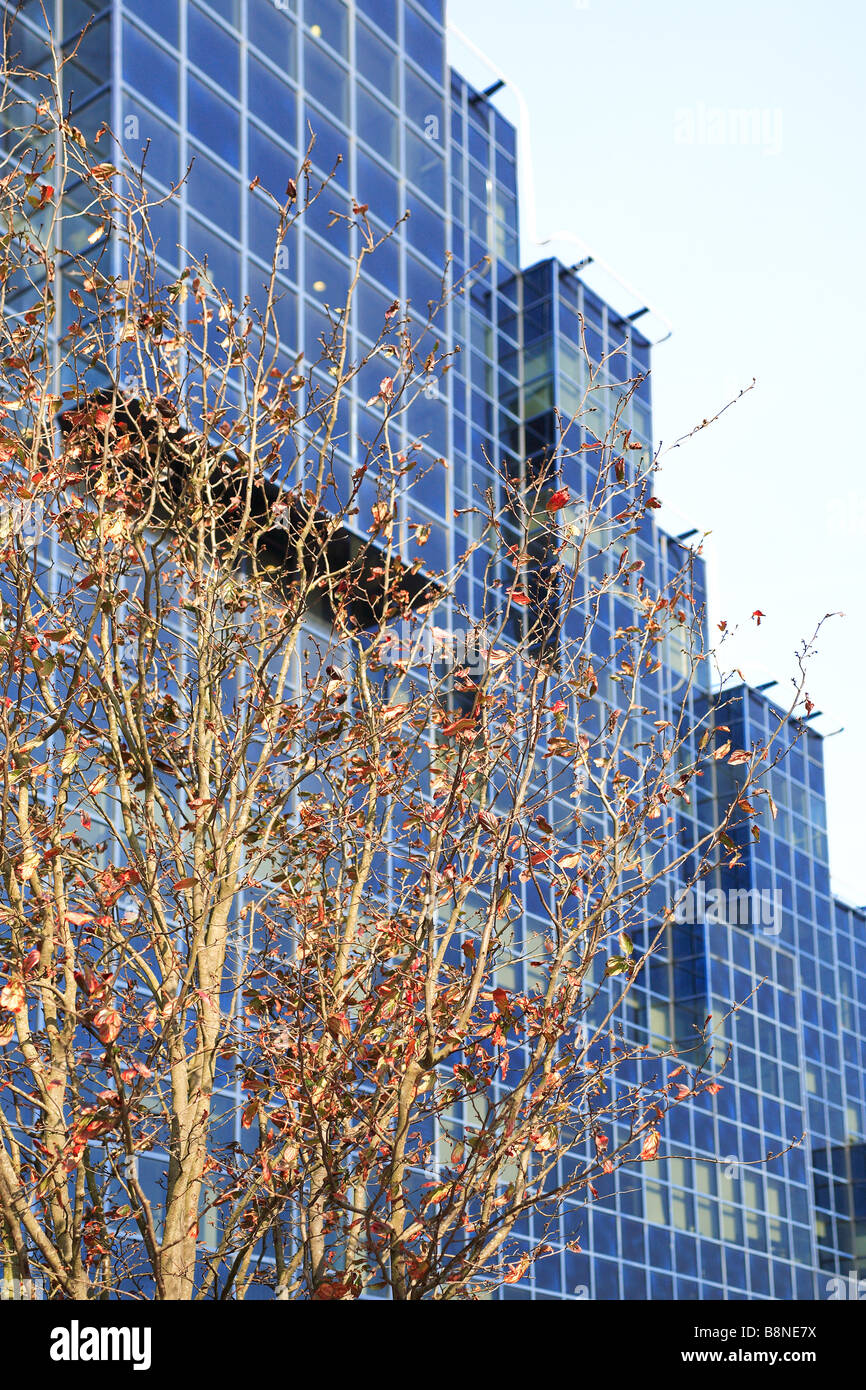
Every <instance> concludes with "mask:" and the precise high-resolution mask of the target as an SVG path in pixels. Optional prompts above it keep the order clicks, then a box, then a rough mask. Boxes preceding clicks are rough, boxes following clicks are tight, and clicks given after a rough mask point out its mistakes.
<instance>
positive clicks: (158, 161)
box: [121, 92, 179, 187]
mask: <svg viewBox="0 0 866 1390" xmlns="http://www.w3.org/2000/svg"><path fill="white" fill-rule="evenodd" d="M122 109H123V121H122V123H121V129H122V131H123V148H124V150H125V151H126V154H127V156H128V157H129V158H130V159H131V160H132V162H133V164H135V166H136V167H139V166H140V165H141V160H142V156H143V155H144V149H145V146H146V145H148V142H150V143H149V147H148V150H147V159H146V162H145V169H146V170H147V173H148V174H149V175H150V176H151V177H152V178H155V179H159V181H160V183H162V184H165V185H166V186H167V187H168V186H169V185H171V184H172V183H174V182H175V181H176V180H177V179H178V177H179V171H178V160H179V142H178V137H177V135H176V134H175V132H174V131H173V130H170V129H169V127H168V126H167V125H165V124H164V123H163V122H162V121H160V120H158V119H157V117H156V116H154V115H153V113H152V112H151V111H149V110H148V109H147V107H146V106H141V105H140V104H139V103H138V102H137V101H135V100H134V98H133V97H131V96H129V95H128V94H127V93H126V92H124V94H123V107H122Z"/></svg>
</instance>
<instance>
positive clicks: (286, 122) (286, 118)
mask: <svg viewBox="0 0 866 1390" xmlns="http://www.w3.org/2000/svg"><path fill="white" fill-rule="evenodd" d="M247 82H248V90H249V105H250V111H251V112H252V114H253V115H254V116H258V117H259V119H260V120H261V121H262V122H263V124H265V125H267V127H268V129H269V130H271V131H273V133H274V134H275V135H279V137H280V139H281V140H285V141H286V143H287V144H289V145H291V146H292V147H293V148H294V147H295V146H296V145H297V138H298V133H297V130H298V127H297V119H298V116H297V112H298V103H297V98H296V97H295V94H294V92H293V91H292V89H291V87H289V86H288V85H287V84H286V83H285V82H281V81H280V79H279V78H278V77H277V76H276V74H275V73H273V72H271V70H270V68H266V67H265V66H264V64H263V63H260V62H258V61H257V60H256V59H255V58H254V57H253V56H252V54H250V55H249V59H248V71H247Z"/></svg>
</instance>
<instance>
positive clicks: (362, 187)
mask: <svg viewBox="0 0 866 1390" xmlns="http://www.w3.org/2000/svg"><path fill="white" fill-rule="evenodd" d="M357 161H358V163H357V168H358V180H357V198H358V201H359V202H360V203H366V204H367V205H368V207H369V209H370V212H371V213H372V214H374V215H375V216H376V217H378V218H380V219H381V221H383V222H387V224H388V226H389V227H393V225H394V223H395V222H396V221H397V218H398V217H399V216H400V208H399V188H398V184H397V180H396V179H395V178H394V177H393V176H392V175H391V174H390V173H388V172H387V171H386V170H385V169H383V168H382V166H381V164H377V163H376V161H375V160H373V159H368V157H367V155H365V154H364V153H363V152H362V151H361V150H358V154H357Z"/></svg>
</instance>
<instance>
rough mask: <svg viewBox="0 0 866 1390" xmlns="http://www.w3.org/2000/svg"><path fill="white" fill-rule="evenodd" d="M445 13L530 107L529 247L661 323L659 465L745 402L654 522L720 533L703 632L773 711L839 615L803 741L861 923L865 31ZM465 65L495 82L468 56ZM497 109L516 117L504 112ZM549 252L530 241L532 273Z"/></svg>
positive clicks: (810, 18)
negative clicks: (532, 208)
mask: <svg viewBox="0 0 866 1390" xmlns="http://www.w3.org/2000/svg"><path fill="white" fill-rule="evenodd" d="M448 11H449V17H450V19H451V21H452V22H453V24H454V25H456V26H457V27H458V28H459V29H460V30H462V31H463V33H464V34H466V36H467V37H468V38H470V39H471V40H472V41H473V42H474V43H475V44H477V45H478V46H479V47H481V48H482V49H484V50H485V52H486V53H487V54H488V55H489V57H490V59H491V60H492V61H493V62H494V63H495V64H496V66H497V67H498V68H499V69H501V70H502V71H503V73H504V74H506V75H507V76H509V77H510V78H511V79H512V82H513V83H514V84H516V86H517V87H518V88H519V89H520V90H521V92H522V94H523V97H524V98H525V101H526V105H527V107H528V110H529V113H530V132H531V149H532V160H533V167H534V183H535V190H536V215H537V225H538V229H539V230H538V235H539V236H540V237H545V236H550V235H552V234H553V233H555V232H558V231H560V230H563V229H569V230H571V231H573V232H574V233H575V234H576V235H577V236H579V237H580V238H582V239H583V240H585V242H586V243H588V245H589V247H590V248H591V249H592V250H593V251H595V252H596V254H597V255H598V256H599V257H602V258H603V259H604V260H605V261H607V262H609V263H610V264H611V265H612V266H614V267H615V268H616V270H617V271H618V272H619V274H620V275H622V277H623V278H624V279H625V280H626V281H628V282H630V284H631V285H633V286H636V287H637V288H638V289H639V291H640V292H641V294H642V296H643V297H644V300H645V302H646V301H649V302H650V303H651V304H652V305H653V306H654V307H656V308H658V309H659V310H660V311H661V313H663V314H664V315H665V316H666V317H667V318H668V319H669V320H670V321H671V323H672V326H673V336H672V337H671V338H670V339H669V340H668V341H667V342H666V343H664V344H663V345H662V346H660V347H659V349H658V351H657V352H656V354H655V358H654V370H653V395H654V412H655V430H656V441H657V442H658V441H659V440H661V441H664V442H672V441H673V440H674V439H676V438H677V437H679V436H681V435H683V434H684V433H686V432H687V431H688V430H690V429H691V428H692V427H693V426H694V425H696V424H699V423H700V421H701V420H703V419H704V418H706V417H708V416H711V415H713V414H715V412H716V411H717V410H718V409H719V408H720V407H721V406H722V405H723V404H724V403H725V401H727V400H728V399H729V398H730V395H731V394H732V393H735V392H736V390H737V389H738V388H739V387H742V386H746V385H748V384H749V383H750V382H751V380H752V378H753V377H755V378H756V379H757V384H756V388H755V390H754V391H753V392H751V393H750V394H749V395H748V396H746V397H745V398H744V399H743V400H742V401H740V402H739V403H738V404H737V406H736V407H734V408H733V409H732V410H730V411H729V412H728V413H727V414H726V415H725V417H724V419H723V420H722V421H721V422H719V423H718V424H717V425H715V426H713V427H712V429H710V430H708V431H704V432H703V433H701V434H700V435H698V436H697V437H696V438H695V439H694V440H692V441H691V442H690V443H688V444H687V445H684V446H683V447H682V448H680V449H677V450H676V451H674V452H672V453H671V454H670V455H669V456H668V458H667V460H666V462H665V466H664V468H663V471H662V474H661V476H660V478H659V481H658V488H657V491H658V493H659V495H660V496H661V497H662V498H663V499H664V501H665V503H666V504H671V506H672V508H673V509H674V510H673V512H672V513H671V515H670V518H669V520H668V521H666V520H665V513H664V512H661V513H659V514H658V515H659V516H660V517H661V519H662V522H663V524H666V525H668V526H669V528H670V529H672V530H680V529H682V530H684V529H685V528H686V526H697V527H699V528H700V529H701V530H702V531H704V530H710V531H711V532H712V535H711V537H710V539H709V542H708V545H707V555H708V560H709V564H710V582H711V586H712V596H711V601H712V608H711V616H712V620H713V622H714V623H715V622H718V621H719V619H722V618H724V619H726V620H727V622H728V624H729V626H733V625H734V624H735V623H741V624H742V628H741V630H740V633H739V635H738V637H737V639H736V646H735V647H734V648H732V649H731V655H732V657H733V658H734V660H735V662H736V664H737V665H739V667H740V669H741V670H742V672H743V674H744V676H745V677H746V679H747V680H748V681H749V682H750V683H751V684H753V685H756V684H760V683H762V682H763V681H767V680H771V679H773V678H775V679H776V680H778V681H779V687H778V689H777V690H775V691H772V692H770V693H771V694H772V695H774V696H778V697H779V698H780V700H781V699H783V698H784V697H785V696H786V695H787V693H788V691H789V689H790V677H791V675H792V674H793V672H794V671H795V669H796V664H795V659H794V652H795V649H796V647H797V646H798V643H799V642H800V640H801V638H804V637H808V636H811V634H812V632H813V630H814V628H815V626H816V624H817V622H818V620H819V619H820V618H821V617H822V615H823V614H824V613H827V612H832V611H838V610H841V612H842V613H844V615H845V616H844V618H835V619H833V621H832V623H831V624H829V625H828V626H827V627H826V628H825V630H824V632H823V633H822V636H821V638H820V641H819V644H818V645H819V650H818V655H817V657H816V659H815V660H814V661H813V663H812V666H811V674H810V678H809V682H808V690H809V694H810V696H811V698H812V699H813V700H814V702H815V706H816V708H817V709H820V710H822V711H824V713H823V715H822V716H821V718H819V719H816V720H815V721H814V727H815V728H816V729H818V730H819V731H820V732H821V733H824V734H830V733H832V732H833V731H834V730H837V729H839V728H840V727H842V728H844V732H842V733H839V734H837V735H835V736H834V737H833V738H831V739H829V741H828V742H827V744H826V748H825V752H826V767H827V792H828V818H829V827H828V828H829V835H830V859H831V869H832V871H833V875H834V884H835V888H836V891H837V892H838V893H839V894H840V895H841V896H843V897H845V898H846V899H848V900H849V901H853V902H855V903H858V904H860V903H866V846H864V843H863V841H864V829H866V816H864V812H863V801H862V792H863V784H864V773H866V720H864V703H866V701H864V687H866V658H864V645H866V599H864V580H866V478H864V474H863V458H864V453H866V421H861V420H860V418H859V414H860V410H861V409H862V406H863V398H864V390H863V382H864V379H866V328H864V323H863V318H864V308H866V303H864V300H866V293H864V272H863V261H864V241H866V237H864V226H866V192H864V189H866V181H864V147H866V98H864V88H866V84H864V81H863V76H862V59H863V53H864V51H866V7H864V6H862V5H861V4H858V3H857V2H856V0H828V3H825V4H823V5H821V7H820V9H818V8H816V6H815V5H814V4H807V3H805V0H727V3H726V4H724V5H718V4H713V3H710V0H656V3H653V4H650V3H648V0H537V2H536V3H535V4H529V3H527V0H449V4H448ZM452 60H453V61H454V62H455V65H456V66H458V67H459V68H460V69H461V70H462V71H463V72H464V73H465V74H466V76H467V77H468V78H469V79H470V80H474V81H477V82H481V83H483V84H484V85H487V83H488V82H489V81H491V80H492V77H491V76H490V75H489V73H486V72H485V71H484V69H483V68H482V67H481V66H480V65H479V63H478V61H477V60H475V59H473V58H472V55H469V54H467V53H466V52H465V50H464V49H462V48H461V47H459V46H458V44H457V43H455V44H454V45H453V48H452ZM497 104H498V105H499V106H500V109H501V110H502V111H503V112H504V113H505V114H506V115H507V116H508V117H509V118H510V119H514V118H515V117H516V115H517V106H516V102H515V97H514V95H513V93H512V94H507V93H506V92H503V93H502V94H501V96H500V97H499V98H497ZM742 113H754V114H749V115H748V116H747V117H746V118H745V119H744V118H743V117H742ZM525 187H526V183H525V180H524V181H523V183H522V188H523V189H525ZM524 220H526V219H524ZM529 230H530V231H531V229H529ZM524 231H525V232H526V227H525V228H524ZM554 249H556V248H554ZM547 254H550V251H549V249H544V248H539V247H533V246H532V245H530V244H529V239H528V235H524V246H523V257H524V261H525V262H526V263H529V262H531V261H532V260H537V259H541V258H542V257H543V256H545V255H547ZM576 256H577V252H576V251H575V250H574V248H572V250H571V253H570V254H569V257H568V258H569V259H570V260H575V259H576ZM756 608H759V609H761V610H762V611H763V612H764V613H765V614H766V615H767V616H766V618H765V620H764V621H763V622H762V624H761V626H760V628H759V629H758V628H756V626H755V625H754V623H752V622H751V621H750V618H749V615H750V614H751V613H752V611H753V610H754V609H756ZM730 660H731V658H730V657H729V658H728V661H729V663H730Z"/></svg>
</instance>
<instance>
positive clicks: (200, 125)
mask: <svg viewBox="0 0 866 1390" xmlns="http://www.w3.org/2000/svg"><path fill="white" fill-rule="evenodd" d="M187 103H188V120H189V131H190V134H191V135H193V136H195V138H196V140H200V141H201V143H202V144H203V145H207V146H208V147H209V148H210V149H212V150H215V151H216V153H217V154H218V155H220V156H221V157H222V158H223V159H224V160H225V161H226V163H227V164H231V165H233V166H234V167H235V168H236V167H237V165H238V162H239V160H240V147H241V143H240V142H241V135H240V116H239V115H238V112H237V111H235V110H234V108H233V107H231V106H227V105H226V103H225V102H224V101H221V100H220V98H219V97H218V96H217V95H216V93H215V92H213V91H211V89H210V87H206V86H205V85H204V83H203V82H199V80H198V78H196V77H193V76H192V74H190V76H189V78H188V86H187Z"/></svg>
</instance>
